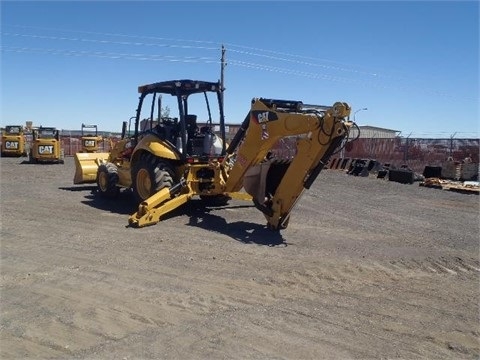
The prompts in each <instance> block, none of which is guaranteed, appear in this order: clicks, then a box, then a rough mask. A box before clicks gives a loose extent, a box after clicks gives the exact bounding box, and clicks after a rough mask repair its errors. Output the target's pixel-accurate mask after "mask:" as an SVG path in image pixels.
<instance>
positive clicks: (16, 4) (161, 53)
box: [0, 1, 479, 138]
mask: <svg viewBox="0 0 480 360" xmlns="http://www.w3.org/2000/svg"><path fill="white" fill-rule="evenodd" d="M1 33H2V36H1V50H2V51H1V86H2V89H1V91H2V95H1V119H0V125H1V126H5V125H8V124H13V123H24V122H25V121H27V120H30V121H33V123H34V124H35V125H43V126H56V127H58V128H60V129H68V130H79V129H80V127H81V124H82V123H87V124H97V125H98V128H99V130H101V131H120V129H121V123H122V121H124V120H128V118H130V117H131V116H133V115H134V111H135V109H136V106H137V100H138V93H137V87H138V86H139V85H142V84H147V83H152V82H157V81H164V80H172V79H180V78H193V79H199V80H207V81H217V80H218V79H219V78H220V57H221V46H222V44H223V45H224V46H225V49H226V51H225V57H226V61H227V66H226V68H225V87H226V91H225V114H226V121H227V122H229V123H240V122H241V121H242V120H243V119H244V117H245V115H246V113H247V112H248V110H249V106H250V100H251V99H252V98H253V97H268V98H278V99H289V100H300V101H303V102H304V103H309V104H322V105H330V104H333V103H334V102H336V101H344V102H347V103H349V104H350V105H351V107H352V112H356V111H357V110H360V109H363V108H367V110H363V111H358V112H356V122H357V123H358V124H359V125H371V126H378V127H385V128H389V129H394V130H398V131H401V135H402V136H405V137H406V136H411V137H445V138H448V137H451V136H454V137H456V138H462V137H479V107H478V102H479V2H478V1H465V2H462V1H416V2H408V1H371V2H364V1H335V2H328V1H309V2H301V1H265V2H260V1H241V2H234V1H213V2H207V1H194V2H189V1H135V2H129V1H77V2H67V1H52V2H44V1H32V2H26V1H25V2H24V1H2V2H1Z"/></svg>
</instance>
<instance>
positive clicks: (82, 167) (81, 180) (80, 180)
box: [73, 153, 109, 184]
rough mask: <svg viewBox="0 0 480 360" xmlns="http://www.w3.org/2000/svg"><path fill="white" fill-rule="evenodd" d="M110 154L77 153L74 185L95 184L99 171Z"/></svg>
mask: <svg viewBox="0 0 480 360" xmlns="http://www.w3.org/2000/svg"><path fill="white" fill-rule="evenodd" d="M108 156H109V153H76V154H75V177H74V178H73V183H74V184H85V183H94V182H96V181H97V169H98V166H99V165H100V163H101V162H102V160H105V161H106V160H107V159H108Z"/></svg>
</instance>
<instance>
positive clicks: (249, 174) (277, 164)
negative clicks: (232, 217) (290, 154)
mask: <svg viewBox="0 0 480 360" xmlns="http://www.w3.org/2000/svg"><path fill="white" fill-rule="evenodd" d="M288 165H289V163H288V162H286V161H278V160H277V161H273V160H270V161H267V162H264V163H261V164H258V165H256V166H253V167H251V168H250V169H248V170H247V171H246V173H245V176H244V179H243V188H244V189H245V191H246V192H247V193H248V194H250V195H251V196H252V198H253V200H254V201H255V202H257V203H258V204H263V203H264V202H265V201H266V200H267V199H268V198H269V197H271V196H273V195H274V194H275V192H276V190H277V187H278V185H279V184H280V182H281V181H282V178H283V176H284V175H285V172H286V171H287V169H288Z"/></svg>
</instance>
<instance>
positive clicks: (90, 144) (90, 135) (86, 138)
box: [81, 124, 103, 153]
mask: <svg viewBox="0 0 480 360" xmlns="http://www.w3.org/2000/svg"><path fill="white" fill-rule="evenodd" d="M85 129H94V130H93V131H85ZM102 141H103V138H102V137H101V136H98V129H97V125H85V124H82V151H81V152H84V153H95V152H98V148H99V143H100V142H102Z"/></svg>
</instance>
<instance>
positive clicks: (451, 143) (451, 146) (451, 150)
mask: <svg viewBox="0 0 480 360" xmlns="http://www.w3.org/2000/svg"><path fill="white" fill-rule="evenodd" d="M455 135H457V133H456V132H455V133H454V134H453V135H452V136H450V156H451V157H453V138H454V137H455Z"/></svg>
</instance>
